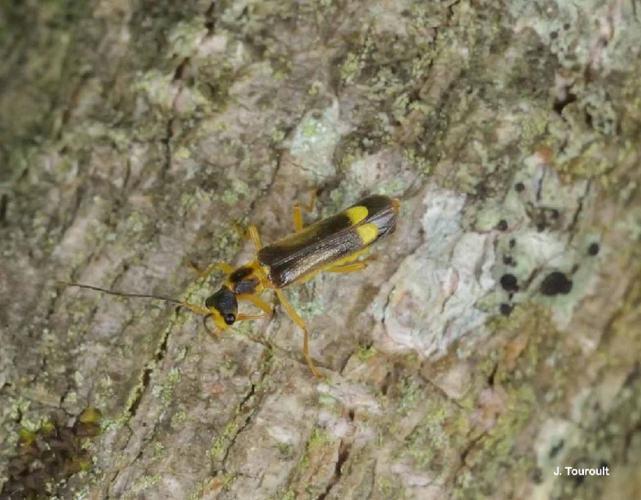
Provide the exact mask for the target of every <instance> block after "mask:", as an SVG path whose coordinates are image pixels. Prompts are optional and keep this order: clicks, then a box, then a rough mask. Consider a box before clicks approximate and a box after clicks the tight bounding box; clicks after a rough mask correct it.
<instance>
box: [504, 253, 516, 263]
mask: <svg viewBox="0 0 641 500" xmlns="http://www.w3.org/2000/svg"><path fill="white" fill-rule="evenodd" d="M503 264H505V265H506V266H515V265H516V262H514V259H513V258H512V257H510V256H509V255H504V256H503Z"/></svg>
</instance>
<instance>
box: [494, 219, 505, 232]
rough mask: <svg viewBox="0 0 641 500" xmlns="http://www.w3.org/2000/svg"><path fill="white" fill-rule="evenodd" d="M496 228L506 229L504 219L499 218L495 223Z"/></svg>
mask: <svg viewBox="0 0 641 500" xmlns="http://www.w3.org/2000/svg"><path fill="white" fill-rule="evenodd" d="M496 229H498V230H499V231H505V230H506V229H507V221H506V220H505V219H501V220H500V221H499V223H498V224H497V225H496Z"/></svg>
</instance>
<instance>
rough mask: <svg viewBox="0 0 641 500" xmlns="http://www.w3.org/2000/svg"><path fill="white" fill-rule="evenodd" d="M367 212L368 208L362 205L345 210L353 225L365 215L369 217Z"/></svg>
mask: <svg viewBox="0 0 641 500" xmlns="http://www.w3.org/2000/svg"><path fill="white" fill-rule="evenodd" d="M367 214H368V212H367V208H365V207H361V206H358V207H352V208H348V209H347V210H345V215H347V217H349V221H350V222H351V223H352V225H356V224H358V223H359V222H360V221H362V220H363V219H364V218H365V217H367Z"/></svg>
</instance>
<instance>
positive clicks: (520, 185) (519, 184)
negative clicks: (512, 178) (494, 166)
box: [514, 182, 525, 193]
mask: <svg viewBox="0 0 641 500" xmlns="http://www.w3.org/2000/svg"><path fill="white" fill-rule="evenodd" d="M514 189H516V192H517V193H520V192H521V191H524V190H525V184H523V183H522V182H517V183H516V184H514Z"/></svg>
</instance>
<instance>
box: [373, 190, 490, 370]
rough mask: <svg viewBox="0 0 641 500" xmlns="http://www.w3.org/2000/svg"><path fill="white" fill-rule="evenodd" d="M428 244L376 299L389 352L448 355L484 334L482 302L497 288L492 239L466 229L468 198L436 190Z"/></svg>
mask: <svg viewBox="0 0 641 500" xmlns="http://www.w3.org/2000/svg"><path fill="white" fill-rule="evenodd" d="M423 202H424V204H425V207H426V210H425V215H424V216H423V219H422V226H423V229H424V231H425V234H426V241H425V243H423V244H422V245H421V246H420V247H419V248H418V249H417V250H416V251H415V252H414V253H413V254H412V255H410V256H409V257H408V258H407V259H406V260H405V261H404V262H403V263H402V264H401V266H400V267H399V269H398V271H397V272H396V274H395V275H394V276H393V277H392V279H391V280H390V283H389V284H388V286H386V287H384V288H383V290H382V292H381V293H380V294H379V296H378V298H377V299H376V300H375V306H374V308H375V315H376V316H378V318H379V319H380V320H382V321H383V322H384V324H385V335H384V336H383V338H381V339H378V340H379V342H380V344H381V347H382V348H383V349H384V350H388V351H389V350H391V351H408V350H411V351H416V352H417V353H419V355H420V356H421V357H425V358H427V357H430V356H432V355H435V354H437V355H438V354H442V353H444V352H445V351H446V350H447V348H448V346H450V345H451V344H452V342H454V341H455V340H457V339H459V338H460V337H462V336H463V335H465V334H466V333H471V332H474V333H475V334H476V335H481V334H482V333H483V332H484V329H483V324H484V322H485V319H486V317H487V313H486V312H484V311H483V310H481V309H480V308H478V307H477V302H479V300H480V299H481V298H482V297H483V296H484V295H485V294H486V293H488V292H489V291H490V290H491V289H492V287H493V286H494V284H495V281H494V278H493V277H492V274H491V267H492V264H493V262H494V251H493V248H492V244H491V243H492V236H491V235H490V234H481V233H477V232H474V231H465V230H464V229H463V227H462V224H461V223H462V216H463V207H464V204H465V197H464V196H462V195H459V194H456V193H454V192H452V191H447V190H444V189H439V188H436V187H432V188H430V189H428V191H427V193H426V195H425V198H424V200H423Z"/></svg>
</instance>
